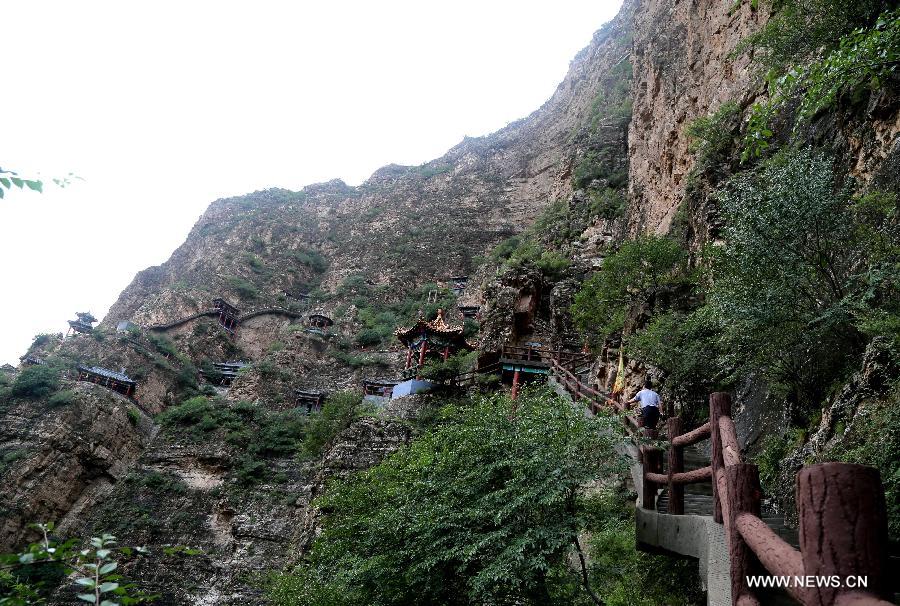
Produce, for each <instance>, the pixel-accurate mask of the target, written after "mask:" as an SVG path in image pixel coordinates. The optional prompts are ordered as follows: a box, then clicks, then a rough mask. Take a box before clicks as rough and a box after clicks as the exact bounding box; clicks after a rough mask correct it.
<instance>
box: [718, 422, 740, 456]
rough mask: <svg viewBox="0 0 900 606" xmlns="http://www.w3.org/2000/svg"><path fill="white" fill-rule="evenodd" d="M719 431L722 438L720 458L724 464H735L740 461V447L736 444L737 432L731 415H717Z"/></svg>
mask: <svg viewBox="0 0 900 606" xmlns="http://www.w3.org/2000/svg"><path fill="white" fill-rule="evenodd" d="M719 433H720V434H721V435H720V437H721V440H722V460H723V462H724V463H725V466H726V467H727V466H730V465H737V464H738V463H740V462H741V447H740V446H739V445H738V441H737V432H736V431H735V429H734V421H733V420H732V419H731V417H719Z"/></svg>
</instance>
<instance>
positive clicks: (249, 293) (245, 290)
mask: <svg viewBox="0 0 900 606" xmlns="http://www.w3.org/2000/svg"><path fill="white" fill-rule="evenodd" d="M226 282H227V283H228V286H230V287H231V288H232V289H233V290H234V291H235V292H237V294H238V296H240V297H241V298H242V299H255V298H257V297H258V296H259V289H258V288H257V287H256V285H255V284H253V283H252V282H249V281H247V280H245V279H244V278H241V277H238V276H231V277H230V278H228V279H227V280H226Z"/></svg>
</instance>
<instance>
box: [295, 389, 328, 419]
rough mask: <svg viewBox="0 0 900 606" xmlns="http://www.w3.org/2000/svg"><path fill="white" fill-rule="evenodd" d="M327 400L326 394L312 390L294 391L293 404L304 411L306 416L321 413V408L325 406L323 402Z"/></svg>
mask: <svg viewBox="0 0 900 606" xmlns="http://www.w3.org/2000/svg"><path fill="white" fill-rule="evenodd" d="M327 398H328V394H326V393H325V392H324V391H317V390H314V389H295V390H294V403H295V404H296V406H297V408H299V409H301V410H303V411H305V412H306V414H312V413H314V412H321V411H322V406H324V405H325V400H326V399H327Z"/></svg>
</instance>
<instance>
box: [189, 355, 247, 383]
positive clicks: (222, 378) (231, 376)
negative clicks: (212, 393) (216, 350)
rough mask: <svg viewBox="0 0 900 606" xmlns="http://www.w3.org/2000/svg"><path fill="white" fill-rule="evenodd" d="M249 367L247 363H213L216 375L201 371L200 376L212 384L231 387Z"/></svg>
mask: <svg viewBox="0 0 900 606" xmlns="http://www.w3.org/2000/svg"><path fill="white" fill-rule="evenodd" d="M245 366H247V363H246V362H241V361H235V362H213V368H214V369H215V372H214V373H208V372H203V370H201V371H200V374H201V375H202V376H203V378H204V379H206V380H207V381H208V382H210V383H216V384H217V385H221V386H225V387H227V386H229V385H231V383H232V381H234V380H235V379H236V378H237V376H238V373H239V372H240V371H241V369H242V368H244V367H245Z"/></svg>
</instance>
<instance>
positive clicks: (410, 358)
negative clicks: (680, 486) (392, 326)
mask: <svg viewBox="0 0 900 606" xmlns="http://www.w3.org/2000/svg"><path fill="white" fill-rule="evenodd" d="M394 334H395V335H396V336H397V338H398V339H400V342H401V343H403V344H404V345H405V346H406V348H407V352H406V369H407V370H409V369H411V368H413V364H414V363H415V367H416V368H421V367H422V366H424V365H425V361H426V359H428V358H429V357H431V358H434V359H440V360H446V359H447V358H449V357H450V356H451V355H453V354H455V353H457V352H459V351H472V350H473V349H475V348H474V347H473V346H472V345H471V344H470V343H469V342H468V341H466V338H465V337H464V336H463V327H462V326H460V325H451V324H447V321H446V320H445V319H444V310H443V309H439V310H438V314H437V317H436V318H435V319H434V320H431V321H426V320H425V318H423V317H421V316H420V317H419V319H418V321H417V322H416V323H415V324H413V325H412V326H410V327H409V328H402V327H401V328H398V329H397V330H396V332H395V333H394Z"/></svg>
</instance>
